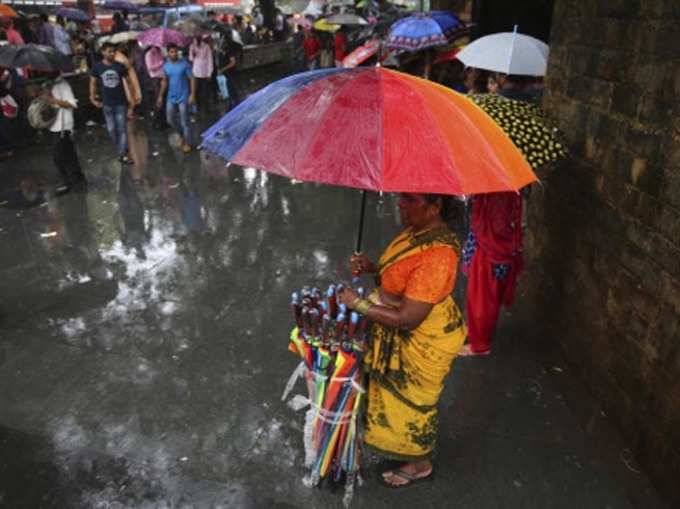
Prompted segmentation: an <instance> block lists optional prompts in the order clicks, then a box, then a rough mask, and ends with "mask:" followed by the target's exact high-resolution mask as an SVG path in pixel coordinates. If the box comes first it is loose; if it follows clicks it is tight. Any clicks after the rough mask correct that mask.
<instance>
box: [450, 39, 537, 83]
mask: <svg viewBox="0 0 680 509" xmlns="http://www.w3.org/2000/svg"><path fill="white" fill-rule="evenodd" d="M549 52H550V47H549V46H548V45H547V44H546V43H544V42H543V41H539V40H538V39H536V38H534V37H531V36H529V35H524V34H519V33H517V31H516V30H515V31H514V32H501V33H498V34H491V35H487V36H485V37H480V38H479V39H477V40H475V41H472V42H471V43H470V44H468V45H467V46H465V48H463V49H462V50H461V51H460V53H458V60H460V61H461V62H463V63H464V64H465V65H466V66H468V67H476V68H477V69H485V70H487V71H495V72H502V73H504V74H515V75H522V76H545V71H546V67H547V64H548V53H549Z"/></svg>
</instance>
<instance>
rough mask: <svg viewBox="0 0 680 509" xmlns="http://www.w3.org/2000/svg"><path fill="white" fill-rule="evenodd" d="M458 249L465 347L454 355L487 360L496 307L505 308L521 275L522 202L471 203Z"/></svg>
mask: <svg viewBox="0 0 680 509" xmlns="http://www.w3.org/2000/svg"><path fill="white" fill-rule="evenodd" d="M471 216H472V219H471V225H470V234H469V235H468V239H467V240H466V242H465V246H464V250H463V266H464V270H465V271H466V272H467V275H468V285H467V305H466V312H467V323H468V344H466V345H465V346H464V347H463V349H462V350H461V351H460V355H463V356H469V355H488V354H490V353H491V339H492V337H493V333H494V330H495V329H496V322H497V321H498V315H499V312H500V308H501V305H504V306H506V307H507V306H510V305H511V304H512V301H513V299H514V294H515V288H516V286H517V279H518V277H519V275H520V273H521V272H522V268H523V257H522V197H521V194H519V193H489V194H482V195H479V196H475V197H474V198H473V201H472V214H471Z"/></svg>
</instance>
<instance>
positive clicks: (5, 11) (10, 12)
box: [0, 4, 19, 18]
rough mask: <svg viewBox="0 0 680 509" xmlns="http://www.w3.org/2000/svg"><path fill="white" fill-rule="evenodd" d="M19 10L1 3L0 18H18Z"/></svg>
mask: <svg viewBox="0 0 680 509" xmlns="http://www.w3.org/2000/svg"><path fill="white" fill-rule="evenodd" d="M18 17H19V15H18V14H17V11H15V10H14V9H12V8H11V7H10V6H9V5H5V4H0V18H18Z"/></svg>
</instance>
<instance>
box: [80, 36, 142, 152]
mask: <svg viewBox="0 0 680 509" xmlns="http://www.w3.org/2000/svg"><path fill="white" fill-rule="evenodd" d="M101 52H102V61H101V62H98V63H97V64H95V66H94V68H93V69H92V75H91V77H90V102H91V103H92V104H93V105H95V106H96V107H97V108H101V109H103V111H104V118H105V119H106V129H107V130H108V132H109V135H110V136H111V139H112V140H113V141H114V143H115V144H116V148H117V151H118V157H119V158H120V161H121V162H122V163H124V164H132V162H133V161H132V159H130V156H129V154H128V142H127V113H128V99H127V95H126V93H125V87H124V86H123V83H127V86H128V87H131V86H132V85H131V84H130V83H129V81H130V77H129V76H128V70H127V68H126V67H125V66H124V65H123V64H121V63H119V62H116V61H115V52H116V45H115V44H113V43H111V42H105V43H104V44H103V45H102V49H101ZM98 86H99V90H100V96H101V101H100V100H99V99H98V98H97V87H98Z"/></svg>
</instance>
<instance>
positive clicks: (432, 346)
mask: <svg viewBox="0 0 680 509" xmlns="http://www.w3.org/2000/svg"><path fill="white" fill-rule="evenodd" d="M432 233H434V235H424V236H420V237H413V236H412V235H408V234H407V233H403V234H401V235H400V236H398V237H397V238H396V239H395V240H394V241H393V242H392V244H390V246H389V247H388V248H387V250H386V251H385V253H384V254H383V255H382V257H381V258H380V262H379V270H380V272H379V274H381V273H382V272H384V271H385V270H386V269H387V268H389V267H392V266H394V265H395V264H399V263H400V262H402V261H404V260H406V259H407V258H409V257H411V256H418V255H420V254H422V253H424V252H425V251H426V250H428V249H431V248H434V247H441V246H451V247H452V248H453V249H455V250H456V253H459V252H460V251H459V247H458V242H457V240H456V238H455V235H454V234H453V233H452V232H451V231H450V230H448V229H445V231H443V232H442V231H441V230H440V231H438V232H432ZM376 293H377V292H376ZM372 297H375V293H374V295H372ZM466 333H467V331H466V328H465V324H464V322H463V318H462V314H461V312H460V310H459V308H458V306H457V305H456V303H455V302H454V300H453V298H452V297H451V295H450V294H449V295H447V296H446V297H445V298H444V299H443V300H442V301H440V302H438V303H437V304H435V305H434V307H433V308H432V311H431V312H430V314H429V315H428V316H427V318H425V320H424V321H423V322H422V323H421V324H420V325H419V326H418V328H416V329H415V330H412V331H406V330H395V329H390V328H387V327H384V326H382V325H379V324H374V325H373V328H372V330H371V341H372V345H371V348H370V350H369V354H368V355H367V357H366V359H365V363H366V365H367V366H369V367H370V373H369V383H368V398H367V402H368V403H367V408H366V430H365V435H364V441H365V442H366V444H367V445H368V446H370V447H371V448H373V449H375V450H376V451H377V452H378V453H380V454H381V455H383V456H386V457H389V458H392V459H397V460H405V461H415V460H419V459H424V458H427V457H429V456H430V455H431V453H432V451H433V449H434V447H435V443H436V438H437V429H438V412H437V402H438V400H439V396H440V394H441V391H442V389H443V383H444V378H445V377H446V375H447V374H448V372H449V370H450V368H451V364H452V362H453V360H454V358H455V357H456V354H457V353H458V351H459V350H460V348H461V347H462V346H463V343H464V341H465V336H466Z"/></svg>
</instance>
